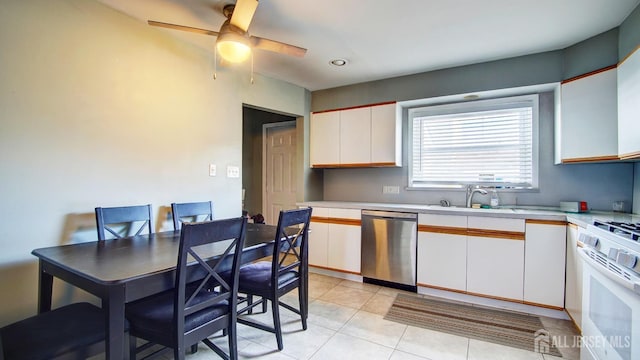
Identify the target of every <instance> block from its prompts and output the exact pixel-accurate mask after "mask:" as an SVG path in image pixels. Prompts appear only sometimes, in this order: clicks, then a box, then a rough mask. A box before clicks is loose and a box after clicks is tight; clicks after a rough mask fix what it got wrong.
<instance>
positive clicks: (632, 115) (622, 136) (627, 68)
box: [618, 50, 640, 158]
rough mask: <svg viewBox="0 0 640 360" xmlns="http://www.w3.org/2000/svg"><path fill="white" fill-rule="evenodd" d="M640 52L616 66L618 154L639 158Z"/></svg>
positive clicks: (624, 156)
mask: <svg viewBox="0 0 640 360" xmlns="http://www.w3.org/2000/svg"><path fill="white" fill-rule="evenodd" d="M638 104H640V51H638V50H636V51H635V52H634V53H633V54H632V55H631V56H629V57H627V58H626V59H625V60H624V61H623V62H622V63H621V64H620V65H619V66H618V154H619V155H620V157H623V158H640V121H638V118H640V105H638Z"/></svg>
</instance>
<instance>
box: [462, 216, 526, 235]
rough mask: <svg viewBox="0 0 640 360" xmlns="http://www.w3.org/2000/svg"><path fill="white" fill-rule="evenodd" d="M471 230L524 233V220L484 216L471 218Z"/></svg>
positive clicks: (469, 219)
mask: <svg viewBox="0 0 640 360" xmlns="http://www.w3.org/2000/svg"><path fill="white" fill-rule="evenodd" d="M467 226H468V228H469V229H483V230H499V231H509V232H521V233H524V219H509V218H492V217H483V216H469V217H468V218H467Z"/></svg>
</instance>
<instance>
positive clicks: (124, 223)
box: [95, 204, 152, 240]
mask: <svg viewBox="0 0 640 360" xmlns="http://www.w3.org/2000/svg"><path fill="white" fill-rule="evenodd" d="M95 212H96V226H97V232H98V240H105V239H106V234H107V233H109V234H111V235H113V237H114V238H116V239H121V238H123V237H127V236H131V235H133V236H137V235H140V234H142V233H143V232H144V233H149V234H151V233H152V229H151V225H152V224H151V219H152V215H151V205H150V204H149V205H137V206H122V207H108V208H104V207H97V208H96V209H95ZM140 222H141V224H138V223H140ZM114 225H116V226H114ZM135 226H138V227H137V228H136V227H135ZM136 229H137V230H136ZM145 230H146V231H145Z"/></svg>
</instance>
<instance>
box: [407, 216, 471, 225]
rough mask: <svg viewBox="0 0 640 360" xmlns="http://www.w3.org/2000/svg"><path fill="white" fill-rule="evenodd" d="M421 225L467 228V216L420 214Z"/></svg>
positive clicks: (419, 222) (419, 221)
mask: <svg viewBox="0 0 640 360" xmlns="http://www.w3.org/2000/svg"><path fill="white" fill-rule="evenodd" d="M418 224H419V225H431V226H442V227H454V228H466V227H467V217H466V216H462V215H438V214H418Z"/></svg>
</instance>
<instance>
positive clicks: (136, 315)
mask: <svg viewBox="0 0 640 360" xmlns="http://www.w3.org/2000/svg"><path fill="white" fill-rule="evenodd" d="M187 293H188V294H190V292H187ZM216 295H217V293H215V292H208V291H200V292H199V293H198V295H196V297H195V299H194V302H193V303H192V305H195V304H198V303H201V302H202V301H204V300H206V299H209V298H211V297H213V296H216ZM174 296H175V294H174V292H173V290H172V291H165V292H164V293H162V294H158V295H153V296H150V297H148V298H144V299H142V300H139V301H136V302H134V303H131V304H128V305H127V307H126V317H127V320H129V326H130V328H131V331H132V332H137V331H139V330H142V331H144V332H145V333H152V334H155V335H156V336H158V337H160V338H166V337H169V336H171V334H173V332H174V328H173V327H174V325H175V322H174V319H173V309H174V305H173V304H174ZM227 313H229V302H228V301H222V302H220V303H218V304H217V305H215V306H211V307H208V308H205V309H203V310H200V311H198V312H196V313H193V314H191V315H188V316H186V317H185V322H184V330H185V332H188V331H191V330H193V329H195V328H196V327H197V326H199V325H200V324H203V323H205V322H208V321H211V320H213V319H215V318H218V317H220V316H222V315H225V314H227Z"/></svg>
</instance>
